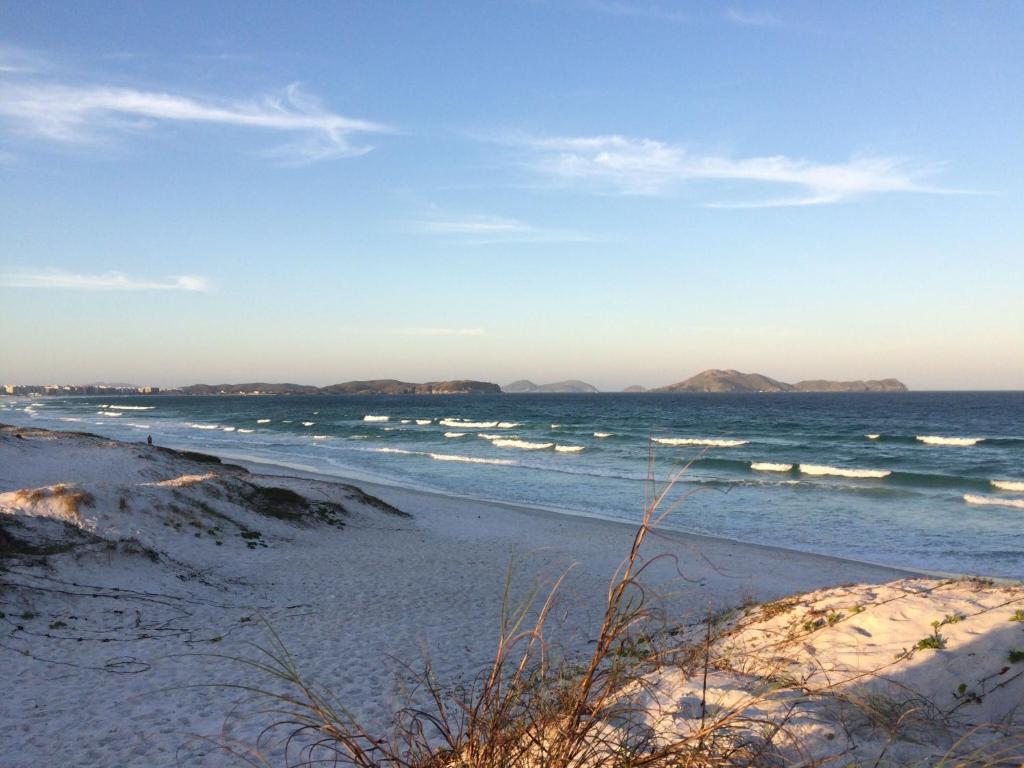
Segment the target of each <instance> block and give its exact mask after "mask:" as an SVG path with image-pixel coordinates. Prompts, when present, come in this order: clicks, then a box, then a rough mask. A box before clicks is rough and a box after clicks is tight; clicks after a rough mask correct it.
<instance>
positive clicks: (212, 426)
mask: <svg viewBox="0 0 1024 768" xmlns="http://www.w3.org/2000/svg"><path fill="white" fill-rule="evenodd" d="M189 426H190V427H192V429H218V428H220V424H189Z"/></svg>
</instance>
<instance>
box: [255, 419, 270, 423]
mask: <svg viewBox="0 0 1024 768" xmlns="http://www.w3.org/2000/svg"><path fill="white" fill-rule="evenodd" d="M256 423H257V424H269V423H270V419H256Z"/></svg>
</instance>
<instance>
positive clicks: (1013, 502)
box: [964, 493, 1024, 509]
mask: <svg viewBox="0 0 1024 768" xmlns="http://www.w3.org/2000/svg"><path fill="white" fill-rule="evenodd" d="M964 501H966V502H967V503H968V504H988V505H989V506H993V507H1013V508H1014V509H1024V499H1001V498H999V497H998V496H977V495H975V494H973V493H965V494H964Z"/></svg>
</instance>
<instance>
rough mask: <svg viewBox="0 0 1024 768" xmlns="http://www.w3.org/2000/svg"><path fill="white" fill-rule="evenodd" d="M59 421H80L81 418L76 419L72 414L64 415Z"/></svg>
mask: <svg viewBox="0 0 1024 768" xmlns="http://www.w3.org/2000/svg"><path fill="white" fill-rule="evenodd" d="M61 421H81V419H76V418H74V417H72V416H65V417H63V418H62V419H61Z"/></svg>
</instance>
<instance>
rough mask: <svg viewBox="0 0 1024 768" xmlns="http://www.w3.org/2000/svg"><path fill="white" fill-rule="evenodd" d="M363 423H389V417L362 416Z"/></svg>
mask: <svg viewBox="0 0 1024 768" xmlns="http://www.w3.org/2000/svg"><path fill="white" fill-rule="evenodd" d="M363 421H391V417H390V416H374V415H373V414H367V415H366V416H363Z"/></svg>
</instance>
